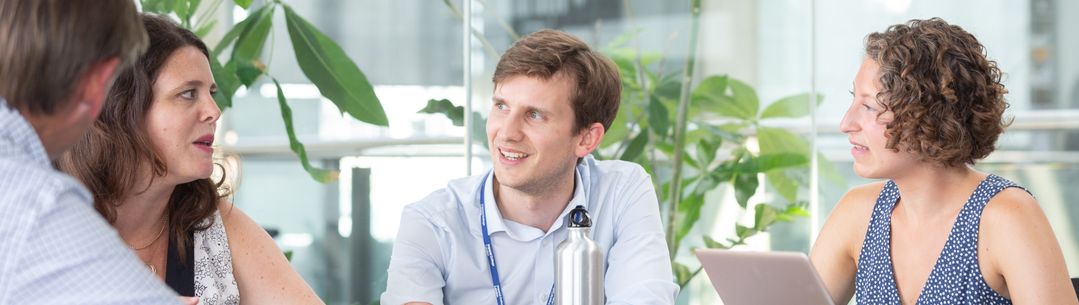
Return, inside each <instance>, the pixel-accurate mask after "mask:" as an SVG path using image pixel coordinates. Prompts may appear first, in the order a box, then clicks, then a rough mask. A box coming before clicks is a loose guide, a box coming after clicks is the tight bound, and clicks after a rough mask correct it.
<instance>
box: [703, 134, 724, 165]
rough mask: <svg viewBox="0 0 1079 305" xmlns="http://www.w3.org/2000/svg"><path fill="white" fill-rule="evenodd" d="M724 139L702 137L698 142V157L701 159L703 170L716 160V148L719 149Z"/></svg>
mask: <svg viewBox="0 0 1079 305" xmlns="http://www.w3.org/2000/svg"><path fill="white" fill-rule="evenodd" d="M722 143H723V140H722V139H720V138H718V137H717V138H713V139H701V140H700V141H698V142H697V159H699V160H700V168H701V170H707V169H706V168H705V167H707V166H709V165H711V164H712V161H715V160H716V150H718V149H719V146H720V144H722Z"/></svg>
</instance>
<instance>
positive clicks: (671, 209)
mask: <svg viewBox="0 0 1079 305" xmlns="http://www.w3.org/2000/svg"><path fill="white" fill-rule="evenodd" d="M700 16H701V0H690V25H689V50H687V51H688V52H686V53H687V56H686V66H685V68H684V69H683V70H682V90H681V93H680V94H679V98H678V117H677V118H676V120H675V129H674V164H673V166H674V176H673V177H671V188H670V191H669V194H668V197H669V198H670V203H669V204H667V247H669V250H670V255H671V260H672V261H673V260H674V258H675V254H677V252H678V246H679V242H680V241H679V240H676V238H675V228H677V227H678V226H676V224H675V220H676V217H675V216H676V214H677V212H678V202H679V201H680V200H681V199H682V162H683V160H682V154H683V151H684V150H685V146H686V123H687V122H686V121H687V118H686V117H687V116H688V113H689V94H690V87H691V85H692V84H693V66H694V65H695V61H696V57H697V32H698V30H699V25H700Z"/></svg>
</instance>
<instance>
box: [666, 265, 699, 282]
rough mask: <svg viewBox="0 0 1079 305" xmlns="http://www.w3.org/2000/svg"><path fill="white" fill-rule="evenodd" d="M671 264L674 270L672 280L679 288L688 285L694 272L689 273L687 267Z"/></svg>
mask: <svg viewBox="0 0 1079 305" xmlns="http://www.w3.org/2000/svg"><path fill="white" fill-rule="evenodd" d="M671 264H672V266H673V268H674V279H675V280H676V281H677V282H678V284H679V287H681V286H685V284H686V283H689V280H691V279H693V275H694V272H692V271H689V267H686V265H683V264H680V263H677V262H672V263H671Z"/></svg>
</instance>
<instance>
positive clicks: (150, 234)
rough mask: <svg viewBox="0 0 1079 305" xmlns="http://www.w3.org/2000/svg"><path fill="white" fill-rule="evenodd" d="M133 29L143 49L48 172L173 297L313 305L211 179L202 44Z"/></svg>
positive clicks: (155, 25)
mask: <svg viewBox="0 0 1079 305" xmlns="http://www.w3.org/2000/svg"><path fill="white" fill-rule="evenodd" d="M142 20H143V24H144V26H145V28H146V32H147V36H148V37H149V39H150V45H149V48H148V49H147V50H146V53H145V54H144V55H142V56H141V57H139V59H138V60H137V61H136V62H135V64H134V65H133V66H132V67H130V68H127V69H125V70H123V71H121V72H120V73H119V74H118V75H117V78H116V80H115V81H114V82H113V85H112V87H111V88H110V90H109V93H108V95H107V97H106V101H105V104H104V106H103V108H102V110H101V115H100V116H99V117H98V119H97V121H95V122H94V124H93V127H92V130H91V131H90V132H89V133H88V134H87V135H86V136H85V137H84V138H83V139H82V140H80V142H79V143H78V144H76V145H75V147H74V148H72V149H71V150H70V151H69V152H68V153H67V154H66V155H64V156H63V157H62V158H61V159H60V160H58V162H57V163H58V164H57V165H58V166H59V167H60V169H62V170H63V171H66V172H68V173H70V174H71V175H72V176H75V177H76V178H78V179H79V180H81V181H82V182H83V183H84V184H86V186H87V187H88V188H89V189H90V191H91V193H93V196H94V208H96V209H97V211H98V212H99V213H101V215H102V216H104V217H105V219H106V220H108V221H109V223H110V224H112V226H113V227H115V228H116V230H117V232H118V233H119V234H120V237H121V238H123V240H124V241H125V242H127V244H128V246H130V247H131V250H133V251H134V252H135V254H136V255H137V256H138V257H139V259H141V260H142V261H143V262H144V263H146V267H147V269H148V270H149V271H150V272H152V273H154V275H156V276H157V277H158V278H160V279H161V280H163V281H164V282H165V283H166V284H168V285H169V286H170V287H172V288H173V290H175V291H176V292H177V293H178V294H180V295H182V296H195V297H198V298H199V300H200V302H199V303H200V304H240V303H244V304H322V302H321V301H320V300H319V299H318V297H317V296H315V294H314V292H313V291H312V290H311V288H310V287H309V286H308V285H307V284H306V283H305V282H304V281H303V279H302V278H300V276H299V274H297V273H296V272H295V271H294V270H292V268H291V267H290V266H289V263H288V261H287V260H286V259H285V257H284V255H283V254H282V253H281V250H280V249H279V248H278V247H277V245H276V244H274V242H273V240H272V239H271V238H270V236H269V235H268V234H266V231H264V230H263V229H262V228H260V227H259V226H258V225H257V224H256V223H255V222H254V221H252V220H251V218H249V217H248V216H247V215H245V214H244V213H243V212H241V211H240V210H239V209H236V208H234V207H233V206H232V204H231V203H229V202H228V201H227V200H226V197H225V196H224V195H225V194H227V189H226V188H224V187H222V183H221V182H214V181H213V180H211V179H210V175H211V174H212V172H213V169H214V166H215V165H214V161H213V150H214V149H213V146H212V144H213V141H214V131H215V129H216V127H217V120H218V118H219V117H220V115H221V110H220V109H218V107H217V104H216V103H215V102H214V99H213V94H214V92H215V91H217V85H216V84H215V83H214V79H213V74H212V73H211V72H210V62H209V52H208V51H207V49H206V45H205V44H204V43H203V42H202V41H201V40H199V38H198V37H197V36H195V34H193V33H191V32H190V31H188V30H186V29H183V28H180V27H179V26H177V25H176V23H174V22H172V21H171V20H169V19H167V17H161V16H157V15H149V14H143V15H142ZM222 180H224V178H222Z"/></svg>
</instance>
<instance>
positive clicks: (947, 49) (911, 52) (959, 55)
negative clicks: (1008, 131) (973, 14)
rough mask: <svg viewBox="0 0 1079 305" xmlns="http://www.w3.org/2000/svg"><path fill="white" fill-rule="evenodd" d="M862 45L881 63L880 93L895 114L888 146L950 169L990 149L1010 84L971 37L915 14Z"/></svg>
mask: <svg viewBox="0 0 1079 305" xmlns="http://www.w3.org/2000/svg"><path fill="white" fill-rule="evenodd" d="M865 50H866V55H867V56H868V57H869V58H870V59H872V60H873V61H874V62H876V63H877V64H879V65H880V75H879V77H880V78H879V79H880V86H881V88H880V89H881V91H880V93H879V94H878V95H877V99H878V100H879V101H880V102H881V103H882V104H883V106H884V107H885V108H886V109H887V110H890V111H892V113H894V114H895V119H894V120H893V121H892V122H891V123H888V126H887V127H888V129H887V131H886V132H887V134H888V136H889V138H888V144H887V147H888V148H890V149H892V150H894V151H899V150H901V149H902V150H905V151H909V152H912V153H914V154H916V155H918V156H919V157H920V158H921V159H922V160H925V161H930V162H933V163H936V164H938V165H941V166H945V167H956V166H961V165H964V164H974V161H975V160H978V159H982V158H985V157H986V156H988V155H989V153H991V152H993V149H994V148H995V147H994V146H995V144H996V142H997V138H998V137H999V136H1000V134H1001V133H1003V132H1004V128H1005V127H1006V126H1007V125H1008V124H1007V123H1005V122H1004V121H1003V119H1002V116H1003V113H1004V110H1005V109H1007V108H1008V103H1007V101H1005V100H1004V94H1005V93H1007V92H1008V90H1005V89H1004V85H1003V84H1002V83H1001V75H1002V73H1001V71H1000V69H999V68H997V63H996V62H994V61H992V60H989V59H987V58H986V54H985V47H983V46H982V44H981V43H979V42H978V40H977V39H975V38H974V35H972V34H970V33H968V32H967V31H965V30H963V28H960V27H959V26H956V25H950V24H948V23H947V22H945V21H944V20H941V19H940V18H933V19H928V20H911V21H909V22H907V23H906V24H897V25H893V26H890V27H888V30H887V31H884V32H881V33H872V34H869V36H867V37H866V39H865Z"/></svg>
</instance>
